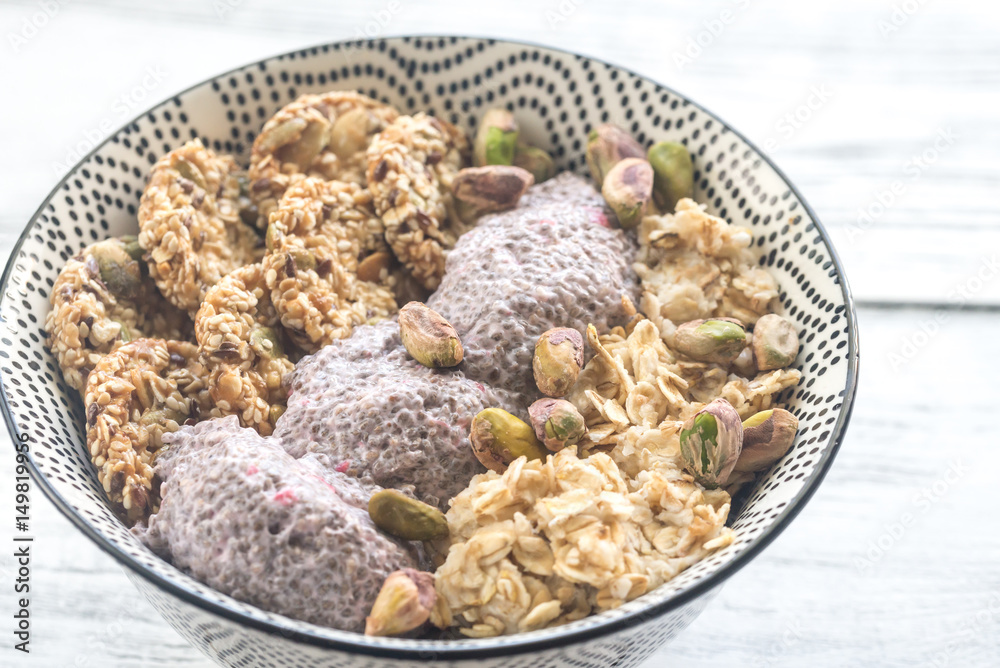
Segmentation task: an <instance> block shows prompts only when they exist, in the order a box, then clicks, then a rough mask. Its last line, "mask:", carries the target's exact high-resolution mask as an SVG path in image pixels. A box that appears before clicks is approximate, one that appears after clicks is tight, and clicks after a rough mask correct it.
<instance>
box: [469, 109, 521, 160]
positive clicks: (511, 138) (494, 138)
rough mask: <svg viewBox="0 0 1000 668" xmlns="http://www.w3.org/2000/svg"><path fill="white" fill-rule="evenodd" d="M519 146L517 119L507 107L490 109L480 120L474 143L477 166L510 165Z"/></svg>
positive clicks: (473, 158) (474, 156) (473, 150)
mask: <svg viewBox="0 0 1000 668" xmlns="http://www.w3.org/2000/svg"><path fill="white" fill-rule="evenodd" d="M516 147H517V121H516V120H514V114H512V113H510V112H509V111H507V110H506V109H490V110H489V111H487V112H486V113H485V114H483V118H482V120H481V121H479V128H478V129H477V130H476V138H475V140H473V144H472V161H473V162H474V163H475V165H476V167H483V166H485V165H510V164H512V163H513V162H514V150H515V148H516Z"/></svg>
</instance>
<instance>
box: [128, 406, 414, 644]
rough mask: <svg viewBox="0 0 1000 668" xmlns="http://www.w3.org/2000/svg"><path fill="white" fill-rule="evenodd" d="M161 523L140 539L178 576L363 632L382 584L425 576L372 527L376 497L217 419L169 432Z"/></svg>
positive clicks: (409, 555)
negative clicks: (397, 577)
mask: <svg viewBox="0 0 1000 668" xmlns="http://www.w3.org/2000/svg"><path fill="white" fill-rule="evenodd" d="M164 440H165V441H167V443H168V444H169V446H170V447H168V448H167V449H165V450H164V451H163V453H162V454H161V456H160V457H159V458H158V459H157V468H156V470H157V474H158V475H159V476H160V478H161V479H162V481H163V484H162V487H161V490H160V491H161V494H162V501H161V504H160V510H159V512H158V513H156V514H155V515H153V516H152V517H150V518H149V525H148V527H147V528H141V527H139V528H136V529H134V531H136V533H138V535H139V537H140V538H141V539H142V540H143V541H144V542H145V543H146V544H147V545H149V547H150V548H151V549H153V550H154V551H156V552H158V553H160V554H163V555H165V556H168V557H169V558H170V559H171V560H172V562H173V564H174V565H175V566H177V567H178V568H181V569H184V570H186V571H188V572H190V573H191V574H192V575H193V576H194V577H196V578H198V579H199V580H201V581H202V582H204V583H206V584H208V585H211V586H212V587H215V588H216V589H218V590H219V591H221V592H224V593H226V594H229V595H230V596H232V597H234V598H237V599H239V600H241V601H246V602H247V603H251V604H253V605H256V606H258V607H260V608H263V609H265V610H270V611H272V612H277V613H280V614H283V615H287V616H289V617H294V618H296V619H301V620H303V621H307V622H312V623H315V624H321V625H324V626H330V627H333V628H338V629H344V630H349V631H362V630H364V621H365V616H366V615H367V614H368V611H369V610H370V609H371V605H372V602H373V601H374V600H375V597H376V595H377V594H378V591H379V589H380V588H381V586H382V581H383V580H384V579H385V578H386V576H388V575H389V574H390V573H392V572H393V571H395V570H398V569H400V568H419V567H420V559H419V552H418V550H417V549H416V547H415V546H413V545H412V544H408V543H401V542H399V541H396V540H394V539H392V538H390V537H389V536H387V535H386V534H384V533H382V532H381V531H379V530H378V529H377V528H375V525H374V524H373V523H372V521H371V518H370V517H369V516H368V511H367V503H368V497H369V496H370V495H371V493H372V492H375V491H378V489H379V488H378V487H374V486H372V485H368V484H366V483H363V482H360V481H358V480H355V479H353V478H351V477H349V476H347V475H344V474H343V473H338V472H337V471H335V470H330V469H327V468H326V467H324V466H322V465H320V464H319V463H317V462H316V461H315V459H314V458H312V457H303V458H301V459H298V460H296V459H293V458H292V457H290V456H289V455H288V453H286V452H285V450H284V449H283V448H282V447H281V445H280V443H279V442H278V440H277V439H274V438H262V437H261V436H260V435H258V434H257V432H256V431H254V430H253V429H246V428H243V427H240V425H239V421H238V420H237V418H236V417H228V418H219V419H216V420H209V421H207V422H202V423H200V424H198V425H195V426H193V427H190V428H187V429H182V430H180V431H178V432H176V433H174V434H169V435H167V436H166V437H165V439H164Z"/></svg>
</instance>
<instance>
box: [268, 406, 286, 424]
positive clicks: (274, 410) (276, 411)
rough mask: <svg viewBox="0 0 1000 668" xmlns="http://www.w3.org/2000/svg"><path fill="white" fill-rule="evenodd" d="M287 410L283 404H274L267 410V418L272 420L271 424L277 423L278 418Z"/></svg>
mask: <svg viewBox="0 0 1000 668" xmlns="http://www.w3.org/2000/svg"><path fill="white" fill-rule="evenodd" d="M285 410H286V408H285V407H284V406H282V405H281V404H274V405H273V406H271V408H270V409H269V410H268V412H267V418H268V420H269V421H270V422H271V424H274V423H276V422H277V421H278V418H280V417H281V416H282V415H284V414H285Z"/></svg>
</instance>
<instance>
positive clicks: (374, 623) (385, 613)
mask: <svg viewBox="0 0 1000 668" xmlns="http://www.w3.org/2000/svg"><path fill="white" fill-rule="evenodd" d="M436 601H437V592H436V591H435V590H434V576H433V575H432V574H431V573H425V572H423V571H418V570H416V569H413V568H404V569H402V570H400V571H395V572H393V573H390V574H389V576H388V577H387V578H386V579H385V582H384V583H383V584H382V589H381V590H380V591H379V593H378V596H376V597H375V603H374V605H372V611H371V614H370V615H368V618H367V619H366V620H365V635H366V636H395V635H399V634H401V633H406V632H407V631H412V630H413V629H416V628H418V627H420V626H423V625H424V623H425V622H426V621H427V619H428V618H429V617H430V614H431V610H432V609H433V608H434V603H435V602H436Z"/></svg>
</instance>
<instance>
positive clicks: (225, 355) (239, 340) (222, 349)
mask: <svg viewBox="0 0 1000 668" xmlns="http://www.w3.org/2000/svg"><path fill="white" fill-rule="evenodd" d="M277 325H278V314H277V312H276V311H275V310H274V306H273V305H272V304H271V296H270V291H269V290H268V289H267V285H266V284H265V281H264V268H263V267H262V266H261V265H260V264H251V265H247V266H245V267H240V268H239V269H237V270H235V271H233V272H232V273H231V274H229V275H227V276H226V277H225V278H223V279H222V280H221V281H219V283H218V284H216V285H215V286H213V287H212V288H211V289H210V290H209V291H208V293H207V294H206V295H205V301H204V303H203V304H202V306H201V308H200V309H199V310H198V315H197V316H195V321H194V330H195V336H196V337H197V339H198V352H199V354H200V356H201V361H202V363H203V364H204V365H205V367H206V370H207V374H208V385H209V391H210V393H211V396H212V401H213V402H214V406H213V407H212V409H211V415H212V417H222V416H225V415H236V416H238V417H239V419H240V424H242V425H243V426H244V427H253V428H254V429H256V430H257V431H259V432H260V433H261V435H263V436H267V435H268V434H270V433H271V432H272V431H273V430H274V423H275V421H276V420H277V419H278V417H280V415H281V414H282V413H283V412H284V409H285V399H286V393H285V390H284V388H283V387H282V384H281V381H282V378H283V377H284V375H285V374H286V373H288V372H289V371H291V370H292V367H293V364H292V362H291V360H289V359H288V356H287V355H286V354H285V350H284V345H283V338H284V332H283V331H282V330H281V329H280V328H278V327H277Z"/></svg>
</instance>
